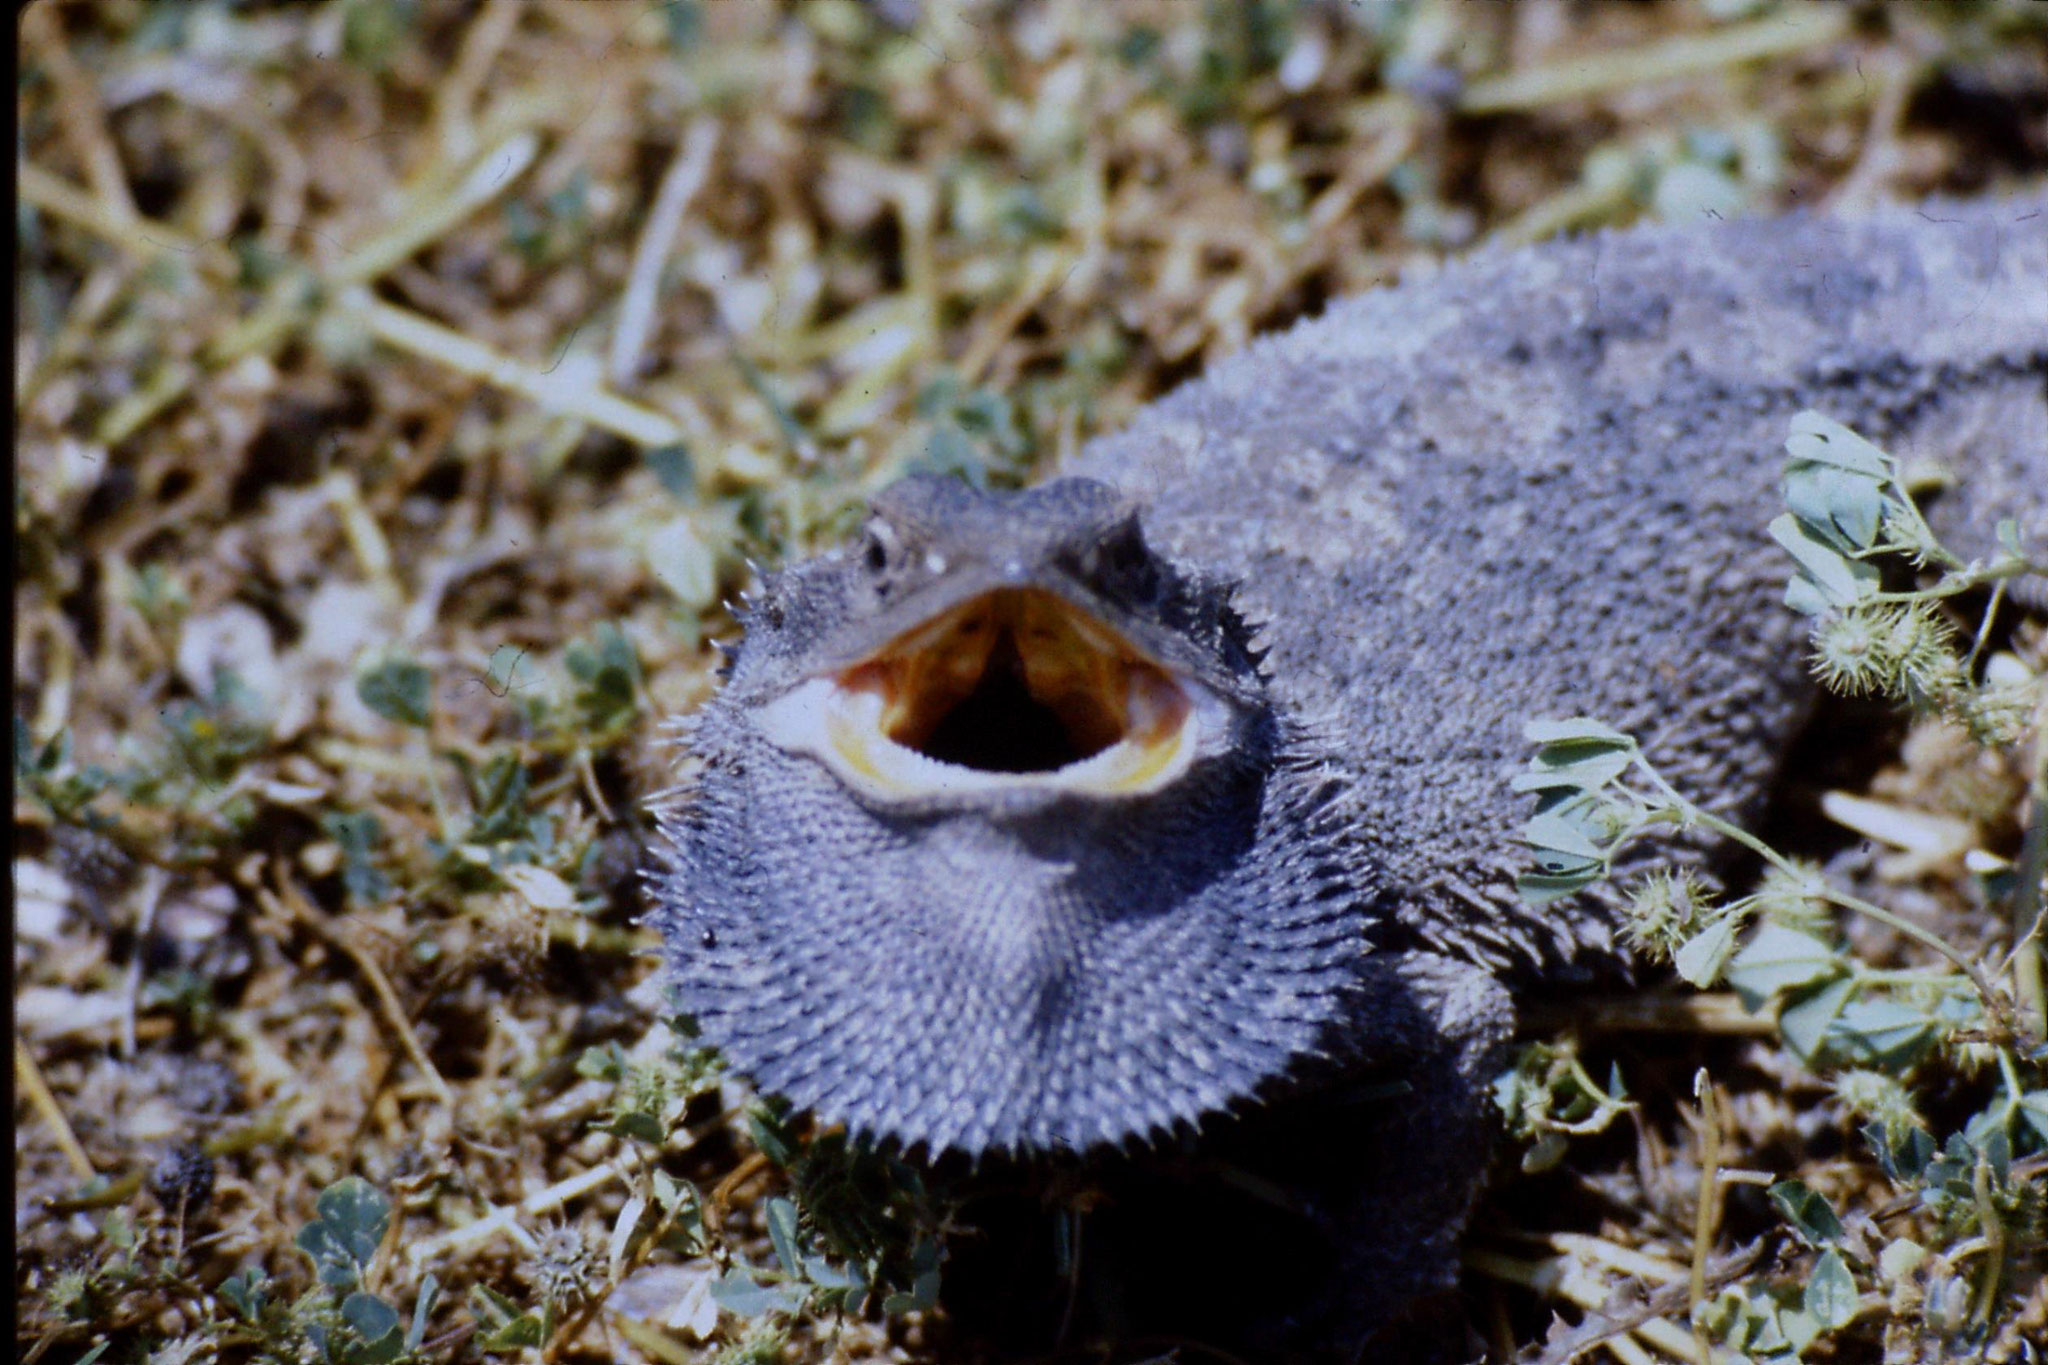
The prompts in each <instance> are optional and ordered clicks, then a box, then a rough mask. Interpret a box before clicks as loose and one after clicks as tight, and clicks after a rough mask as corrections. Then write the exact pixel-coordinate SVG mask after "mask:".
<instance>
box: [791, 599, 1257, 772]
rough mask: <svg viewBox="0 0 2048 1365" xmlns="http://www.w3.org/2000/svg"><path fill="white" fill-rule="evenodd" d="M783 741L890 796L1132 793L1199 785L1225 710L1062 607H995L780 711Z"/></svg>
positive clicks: (940, 622) (982, 602)
mask: <svg viewBox="0 0 2048 1365" xmlns="http://www.w3.org/2000/svg"><path fill="white" fill-rule="evenodd" d="M764 720H765V724H766V728H767V730H768V733H769V737H770V738H772V739H774V740H775V741H776V742H777V743H779V744H781V745H782V746H783V747H784V748H787V749H791V750H794V751H798V752H804V753H810V754H814V755H816V756H817V757H819V758H822V759H823V760H824V761H825V762H826V763H827V765H828V766H830V767H831V768H832V769H833V770H834V771H836V772H837V773H838V774H839V775H840V776H841V778H842V779H844V780H846V781H848V782H851V783H853V784H855V785H857V786H859V787H861V788H862V789H864V790H867V791H869V792H871V793H872V794H874V795H877V796H884V797H905V796H920V795H930V794H934V793H939V792H960V791H977V790H987V789H992V788H1001V787H1017V786H1035V787H1051V788H1056V789H1064V790H1074V791H1089V792H1096V793H1100V794H1131V793H1139V792H1145V791H1152V790H1156V789H1157V788H1159V787H1161V786H1163V785H1164V784H1165V783H1167V782H1169V781H1171V780H1172V779H1173V778H1174V777H1176V776H1178V775H1179V773H1180V772H1181V771H1183V770H1184V769H1185V768H1186V767H1187V765H1188V763H1189V762H1191V761H1192V760H1193V758H1194V756H1195V753H1196V751H1197V750H1198V748H1199V747H1200V744H1201V740H1202V737H1203V735H1204V734H1205V733H1209V732H1211V731H1213V730H1215V729H1216V728H1217V727H1218V726H1220V725H1221V724H1222V723H1223V714H1222V704H1221V703H1220V702H1218V701H1217V700H1216V699H1215V698H1214V697H1212V696H1211V695H1210V694H1208V693H1207V691H1206V690H1204V689H1203V688H1201V687H1200V686H1198V685H1196V684H1194V683H1192V682H1190V681H1187V680H1185V679H1181V678H1177V677H1175V676H1174V675H1173V674H1172V673H1169V672H1168V671H1167V670H1166V669H1164V668H1162V667H1161V666H1160V665H1158V664H1157V663H1154V662H1153V661H1152V660H1150V659H1149V658H1147V657H1145V656H1144V655H1143V654H1142V653H1140V652H1139V651H1138V650H1137V649H1136V648H1134V647H1133V646H1132V645H1131V644H1130V643H1129V642H1127V641H1126V640H1124V639H1123V637H1122V636H1120V635H1119V634H1118V633H1117V632H1116V631H1114V630H1112V629H1111V628H1110V627H1108V626H1107V625H1105V624H1103V623H1102V622H1101V621H1099V620H1096V619H1095V618H1094V617H1093V616H1091V615H1089V614H1088V613H1087V612H1085V611H1083V610H1082V609H1080V608H1079V607H1076V606H1074V605H1073V604H1072V603H1069V602H1067V601H1065V600H1064V599H1062V598H1060V597H1057V596H1055V595H1054V594H1052V593H1048V592H1043V591H1039V590H1037V589H1031V588H1005V589H999V590H997V591H995V592H990V593H985V594H983V595H982V596H980V597H977V598H974V599H972V600H970V601H968V602H965V603H962V604H961V605H960V606H957V607H954V608H953V609H951V610H950V611H947V612H945V613H943V614H941V615H939V616H936V617H934V618H932V619H931V620H929V621H926V622H925V623H923V624H922V625H920V626H918V627H916V628H915V629H913V630H910V631H907V632H905V633H904V634H903V635H901V636H898V637H897V638H896V639H895V640H893V641H891V642H890V643H889V644H888V645H886V646H884V647H883V648H882V649H881V650H879V651H877V652H876V653H875V654H873V655H871V656H870V657H868V658H867V659H865V660H863V661H861V662H860V663H858V664H856V665H854V666H853V667H851V668H848V669H846V670H844V671H843V672H841V673H839V674H838V675H836V676H834V677H829V678H818V679H813V680H812V681H810V682H808V683H806V684H804V685H802V686H800V687H798V688H796V689H794V690H793V691H791V692H790V693H788V694H786V695H785V696H784V697H782V698H781V699H780V700H778V701H776V702H774V703H773V704H771V705H770V706H769V707H768V708H767V709H766V713H765V717H764Z"/></svg>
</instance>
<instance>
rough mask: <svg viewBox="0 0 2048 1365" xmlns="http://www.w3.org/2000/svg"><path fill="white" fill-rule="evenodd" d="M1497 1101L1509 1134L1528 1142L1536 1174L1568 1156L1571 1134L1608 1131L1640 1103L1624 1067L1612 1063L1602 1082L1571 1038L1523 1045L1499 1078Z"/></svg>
mask: <svg viewBox="0 0 2048 1365" xmlns="http://www.w3.org/2000/svg"><path fill="white" fill-rule="evenodd" d="M1493 1102H1494V1105H1495V1107H1497V1108H1498V1109H1499V1110H1500V1111H1501V1114H1502V1115H1503V1116H1504V1117H1505V1118H1506V1119H1507V1125H1508V1135H1509V1136H1510V1137H1512V1138H1515V1139H1516V1140H1518V1141H1521V1142H1527V1143H1528V1144H1529V1146H1528V1147H1527V1148H1525V1149H1524V1150H1523V1152H1522V1169H1523V1170H1524V1171H1527V1172H1530V1173H1531V1174H1534V1173H1536V1172H1538V1171H1547V1170H1549V1169H1550V1168H1551V1167H1553V1166H1555V1165H1557V1163H1558V1162H1559V1161H1561V1160H1563V1159H1564V1153H1565V1146H1566V1140H1567V1138H1569V1137H1571V1136H1580V1135H1585V1134H1589V1133H1599V1132H1604V1131H1605V1130H1606V1128H1607V1126H1608V1125H1609V1124H1611V1123H1613V1122H1614V1120H1615V1119H1617V1118H1619V1117H1620V1116H1621V1115H1622V1114H1625V1113H1627V1112H1628V1111H1629V1110H1631V1109H1633V1108H1635V1105H1634V1103H1633V1102H1631V1101H1630V1100H1629V1098H1628V1091H1627V1089H1626V1087H1624V1086H1623V1085H1622V1083H1621V1071H1620V1069H1619V1068H1615V1067H1610V1068H1609V1069H1608V1073H1607V1084H1606V1086H1604V1087H1602V1086H1601V1085H1600V1084H1598V1083H1597V1082H1596V1081H1594V1079H1593V1078H1592V1076H1591V1075H1589V1074H1588V1073H1587V1071H1586V1068H1585V1066H1584V1065H1583V1064H1582V1063H1581V1062H1580V1061H1579V1050H1578V1047H1577V1046H1576V1045H1575V1044H1574V1043H1573V1042H1572V1041H1571V1040H1569V1039H1566V1040H1563V1041H1560V1042H1536V1043H1531V1044H1529V1045H1528V1046H1527V1047H1525V1048H1523V1049H1522V1051H1521V1054H1520V1055H1519V1056H1518V1057H1517V1058H1516V1059H1515V1065H1514V1066H1513V1067H1512V1068H1510V1069H1509V1070H1507V1071H1503V1072H1502V1073H1501V1074H1500V1075H1499V1076H1498V1077H1496V1078H1495V1080H1494V1083H1493Z"/></svg>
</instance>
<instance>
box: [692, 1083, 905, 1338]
mask: <svg viewBox="0 0 2048 1365" xmlns="http://www.w3.org/2000/svg"><path fill="white" fill-rule="evenodd" d="M748 1127H749V1128H750V1130H751V1131H752V1132H753V1134H754V1141H755V1145H756V1146H758V1147H759V1148H760V1149H761V1151H762V1153H763V1154H764V1155H765V1156H767V1157H768V1159H769V1160H770V1161H773V1162H774V1163H775V1164H776V1165H778V1166H781V1167H783V1168H784V1169H785V1170H787V1171H788V1172H789V1175H790V1183H791V1187H792V1195H793V1197H785V1196H780V1195H778V1196H775V1197H773V1198H771V1199H769V1201H768V1203H767V1205H766V1219H767V1224H768V1239H769V1243H770V1245H771V1246H772V1247H773V1248H774V1251H775V1264H774V1265H773V1266H750V1265H747V1264H745V1263H744V1262H737V1263H735V1264H734V1266H733V1267H732V1269H730V1270H728V1271H727V1272H726V1273H725V1274H724V1275H723V1276H721V1277H720V1278H719V1280H718V1282H717V1284H715V1285H714V1286H712V1291H711V1292H712V1297H713V1298H715V1299H716V1300H717V1301H718V1304H719V1306H720V1307H721V1308H724V1309H726V1310H727V1311H729V1312H732V1313H735V1314H737V1315H739V1316H741V1317H745V1318H758V1317H763V1316H766V1315H769V1314H789V1313H797V1312H801V1311H809V1312H814V1313H839V1312H852V1313H861V1312H866V1311H868V1310H869V1309H871V1308H873V1307H877V1306H878V1307H880V1309H881V1311H882V1312H884V1313H888V1314H896V1313H910V1312H921V1311H924V1310H926V1309H929V1308H931V1307H932V1306H933V1305H935V1304H936V1303H937V1302H938V1298H939V1261H940V1246H939V1241H938V1222H939V1220H938V1217H937V1214H936V1212H935V1209H936V1205H935V1202H934V1201H933V1199H932V1197H931V1195H930V1194H929V1193H928V1191H927V1190H926V1187H925V1182H924V1179H923V1177H921V1176H920V1175H919V1174H918V1173H917V1172H916V1171H914V1170H912V1169H911V1168H910V1167H909V1166H907V1165H905V1164H904V1163H903V1162H901V1161H899V1160H897V1159H895V1158H893V1157H890V1156H886V1155H884V1154H882V1153H880V1152H877V1151H875V1150H874V1149H873V1148H871V1147H868V1146H865V1145H862V1144H859V1143H854V1142H849V1141H848V1140H847V1138H846V1135H845V1134H844V1133H841V1132H831V1133H825V1134H820V1135H817V1136H815V1137H813V1138H811V1140H810V1141H809V1142H802V1141H800V1140H798V1138H797V1137H796V1135H795V1134H794V1133H793V1132H792V1131H791V1129H790V1128H789V1127H788V1123H787V1115H786V1114H785V1113H784V1112H783V1110H782V1109H781V1107H780V1106H776V1105H761V1106H757V1107H756V1108H755V1110H754V1111H753V1112H752V1113H751V1114H750V1115H749V1116H748Z"/></svg>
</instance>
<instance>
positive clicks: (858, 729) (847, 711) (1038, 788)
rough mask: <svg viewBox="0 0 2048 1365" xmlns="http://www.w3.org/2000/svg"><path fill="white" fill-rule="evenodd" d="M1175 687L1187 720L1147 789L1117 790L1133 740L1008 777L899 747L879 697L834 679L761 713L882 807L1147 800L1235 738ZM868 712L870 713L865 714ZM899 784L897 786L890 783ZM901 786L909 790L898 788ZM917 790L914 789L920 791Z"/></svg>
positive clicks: (1206, 701) (787, 741)
mask: <svg viewBox="0 0 2048 1365" xmlns="http://www.w3.org/2000/svg"><path fill="white" fill-rule="evenodd" d="M1174 685H1175V686H1176V687H1178V688H1180V689H1181V692H1182V694H1183V695H1184V696H1185V697H1186V698H1187V699H1188V702H1189V707H1188V714H1187V718H1186V719H1185V720H1183V721H1182V723H1181V726H1180V729H1179V730H1178V731H1177V732H1176V733H1175V735H1174V737H1173V739H1172V740H1171V741H1170V742H1171V743H1172V744H1174V746H1175V751H1174V753H1173V755H1172V756H1171V757H1170V758H1168V759H1167V760H1166V762H1165V763H1163V764H1160V765H1159V766H1158V768H1157V769H1156V770H1155V771H1154V772H1152V773H1151V774H1150V775H1148V776H1147V777H1146V778H1144V779H1143V780H1142V781H1140V782H1135V783H1127V784H1126V785H1120V786H1112V785H1110V784H1112V783H1116V782H1118V781H1119V769H1120V768H1122V767H1123V766H1124V765H1126V764H1128V763H1129V762H1130V761H1131V759H1132V757H1133V749H1134V746H1133V745H1132V744H1131V742H1130V741H1129V740H1118V741H1117V742H1116V743H1115V744H1112V745H1110V746H1109V747H1108V748H1107V749H1104V750H1103V751H1102V752H1100V753H1097V754H1091V755H1089V756H1088V757H1087V758H1084V759H1081V760H1079V761H1077V762H1074V763H1069V764H1067V765H1066V766H1065V767H1062V768H1054V769H1052V770H1050V771H1048V772H1029V773H1006V772H989V771H984V770H982V769H979V768H963V767H961V766H960V765H959V764H956V763H946V762H943V761H941V760H939V759H936V758H931V757H929V756H927V755H925V754H921V753H919V752H917V750H915V749H912V748H910V747H908V746H907V745H902V744H898V743H896V742H895V741H894V740H892V739H889V738H888V737H887V736H885V735H883V734H882V733H881V729H880V726H879V725H878V724H877V723H876V721H877V714H876V713H878V712H879V710H880V708H881V706H882V700H881V698H880V697H878V696H875V695H874V694H873V693H869V692H860V691H854V690H852V689H848V688H842V687H841V686H839V684H838V683H837V682H836V681H834V680H833V679H831V678H812V679H810V680H809V681H807V682H803V683H799V684H798V685H797V686H795V687H793V688H791V689H790V690H789V691H787V692H785V693H783V694H782V695H781V696H780V697H777V698H776V699H775V700H774V701H772V702H769V703H768V704H767V705H766V706H764V707H762V708H761V712H760V729H761V733H762V734H763V735H764V736H766V738H767V739H768V740H769V742H770V743H772V744H774V745H775V746H776V747H778V748H780V749H783V750H784V751H786V752H789V753H793V754H804V755H807V756H809V757H811V758H815V759H817V760H818V761H819V762H821V763H823V764H824V765H825V766H826V767H827V768H828V769H830V770H831V772H832V773H833V774H834V775H835V776H836V777H838V778H839V780H840V781H842V782H844V783H846V784H847V785H848V786H850V787H852V788H854V789H855V790H856V791H859V792H861V793H863V794H865V795H868V796H871V797H873V798H875V799H876V800H880V801H890V802H906V803H907V802H916V801H924V800H929V799H931V798H932V797H935V796H937V797H947V796H976V795H981V794H984V793H994V792H1065V793H1072V794H1075V795H1082V796H1094V797H1103V798H1115V797H1127V796H1146V795H1149V794H1151V793H1153V792H1156V791H1159V790H1161V789H1162V788H1164V787H1166V786H1167V785H1169V784H1170V783H1172V782H1174V781H1175V780H1177V779H1178V778H1179V777H1180V776H1181V775H1182V774H1183V773H1185V772H1186V771H1187V770H1188V768H1189V767H1190V766H1191V765H1192V764H1193V763H1194V761H1195V759H1196V758H1197V757H1199V756H1200V755H1201V754H1202V752H1203V751H1204V750H1207V749H1209V748H1211V747H1213V745H1212V741H1213V740H1214V739H1215V738H1216V737H1219V736H1221V735H1223V734H1224V733H1226V732H1227V731H1228V728H1229V725H1230V708H1229V706H1228V704H1227V703H1225V702H1224V701H1223V699H1222V698H1220V697H1218V696H1216V695H1215V694H1214V693H1213V692H1211V691H1210V690H1209V689H1208V688H1206V687H1203V686H1201V685H1200V684H1199V683H1195V682H1191V681H1189V680H1188V679H1186V678H1175V679H1174ZM863 710H866V711H867V712H868V714H866V715H863V714H862V711H863ZM835 734H844V735H847V736H849V737H859V738H861V739H862V740H864V742H865V746H866V747H868V748H869V749H870V751H871V752H873V753H874V754H875V755H876V757H878V758H880V759H881V760H882V761H883V763H885V764H886V765H887V771H885V773H884V774H874V773H868V772H864V771H862V770H861V769H860V768H858V767H855V766H854V765H853V764H852V763H850V762H849V761H848V760H847V757H846V754H845V751H844V749H843V748H842V747H841V745H840V744H839V743H837V742H835ZM891 778H893V779H894V782H892V781H890V779H891ZM897 783H901V784H902V785H900V786H898V785H896V784H897ZM913 784H914V785H913Z"/></svg>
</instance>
